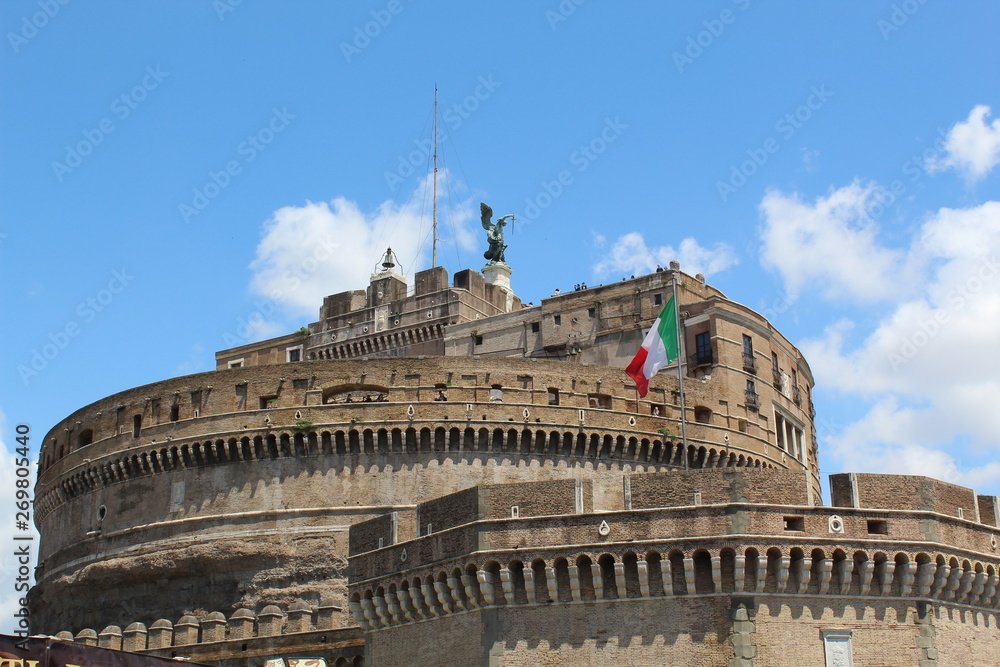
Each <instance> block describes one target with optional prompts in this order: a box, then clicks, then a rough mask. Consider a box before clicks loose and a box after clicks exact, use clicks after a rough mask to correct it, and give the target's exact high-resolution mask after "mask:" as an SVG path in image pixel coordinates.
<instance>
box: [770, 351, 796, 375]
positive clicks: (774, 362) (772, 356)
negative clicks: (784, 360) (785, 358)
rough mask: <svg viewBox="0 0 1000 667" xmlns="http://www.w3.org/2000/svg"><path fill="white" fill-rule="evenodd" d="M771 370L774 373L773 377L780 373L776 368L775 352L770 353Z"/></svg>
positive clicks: (776, 354)
mask: <svg viewBox="0 0 1000 667" xmlns="http://www.w3.org/2000/svg"><path fill="white" fill-rule="evenodd" d="M771 370H773V371H774V375H775V377H778V375H779V374H780V373H781V369H780V368H778V353H777V352H772V353H771ZM793 372H794V371H793Z"/></svg>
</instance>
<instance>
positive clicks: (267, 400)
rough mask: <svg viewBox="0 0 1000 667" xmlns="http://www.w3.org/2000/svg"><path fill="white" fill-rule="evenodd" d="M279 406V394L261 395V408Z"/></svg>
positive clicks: (266, 408)
mask: <svg viewBox="0 0 1000 667" xmlns="http://www.w3.org/2000/svg"><path fill="white" fill-rule="evenodd" d="M276 407H278V397H277V396H261V397H260V409H261V410H268V409H270V408H276Z"/></svg>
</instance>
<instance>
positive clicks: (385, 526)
mask: <svg viewBox="0 0 1000 667" xmlns="http://www.w3.org/2000/svg"><path fill="white" fill-rule="evenodd" d="M392 524H393V515H392V513H390V514H383V515H382V516H378V517H375V518H374V519H369V520H368V521H362V522H360V523H356V524H354V525H353V526H351V530H350V539H349V540H348V544H349V547H348V548H349V549H350V553H351V554H356V553H361V552H364V551H371V550H372V549H378V548H380V547H384V546H389V545H390V544H392ZM380 539H381V540H382V544H379V540H380Z"/></svg>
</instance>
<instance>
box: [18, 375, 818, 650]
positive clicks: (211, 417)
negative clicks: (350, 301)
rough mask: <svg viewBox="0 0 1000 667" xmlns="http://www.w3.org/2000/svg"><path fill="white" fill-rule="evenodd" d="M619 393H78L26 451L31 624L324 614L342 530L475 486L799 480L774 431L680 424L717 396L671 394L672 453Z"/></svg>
mask: <svg viewBox="0 0 1000 667" xmlns="http://www.w3.org/2000/svg"><path fill="white" fill-rule="evenodd" d="M567 371H570V372H569V373H567ZM671 381H672V378H670V377H669V376H662V377H659V378H657V379H656V380H655V382H654V387H657V388H659V389H660V391H664V390H663V389H662V387H663V386H664V385H665V386H668V387H669V386H670V384H671ZM630 384H631V382H630V380H629V378H627V376H625V375H624V374H623V373H621V371H620V370H617V369H610V368H604V367H589V366H582V365H575V364H566V363H564V362H545V361H530V360H525V359H494V360H491V362H490V364H489V366H488V369H487V368H484V366H483V364H481V363H480V362H479V361H478V360H476V359H462V358H455V359H444V358H425V359H406V360H402V363H401V362H400V360H395V359H379V360H369V361H367V362H347V361H339V362H300V363H297V364H281V365H273V366H262V367H253V368H238V369H230V370H223V371H214V372H210V373H202V374H198V375H193V376H187V377H184V378H176V379H173V380H168V381H165V382H161V383H156V384H153V385H146V386H144V387H139V388H136V389H132V390H129V391H126V392H122V393H120V394H116V395H114V396H111V397H108V398H106V399H103V400H101V401H98V402H97V403H95V404H93V405H91V406H88V407H86V408H83V409H81V410H79V411H77V412H76V413H74V414H73V415H71V416H70V417H68V418H67V419H66V420H64V421H63V422H61V423H60V424H58V425H57V426H56V427H54V428H53V429H52V431H51V432H50V433H49V434H48V435H47V436H46V438H45V442H44V444H43V448H42V453H41V462H40V473H39V480H38V484H37V486H36V520H37V522H38V525H39V527H40V530H41V532H42V535H43V537H42V542H41V549H40V562H39V571H38V581H39V585H38V586H37V587H36V589H35V590H34V592H33V593H32V599H33V608H34V609H35V617H34V618H35V622H36V623H37V624H38V625H37V627H38V629H47V630H48V631H52V630H55V629H64V628H69V627H72V626H73V625H76V626H77V627H79V626H81V625H102V626H103V625H106V624H108V623H115V624H121V623H125V622H126V621H131V620H142V619H140V610H142V609H150V610H159V611H158V612H157V613H156V617H160V616H168V615H173V616H175V617H179V616H181V615H183V614H185V613H195V614H203V613H207V611H208V610H211V609H213V608H214V609H221V610H223V611H231V610H233V609H235V608H238V607H241V606H262V605H265V604H271V603H278V604H285V605H287V604H292V603H294V602H295V601H297V600H301V599H305V600H306V601H309V602H312V603H318V601H319V599H320V597H321V596H332V599H335V600H339V601H340V602H341V603H344V602H345V599H344V596H345V593H346V578H345V572H344V568H345V565H346V560H345V559H346V553H347V549H348V544H347V536H348V533H347V530H348V528H349V526H350V525H351V524H353V523H356V522H358V521H361V520H364V519H368V518H372V517H375V516H379V515H382V514H385V513H387V512H390V511H393V510H397V509H399V510H402V509H407V508H412V507H413V506H414V505H415V504H416V503H419V502H423V501H427V500H431V499H433V498H436V497H438V496H442V495H447V494H449V493H452V492H455V491H458V490H460V489H463V488H467V487H469V486H473V485H475V484H503V483H511V482H520V481H533V480H558V479H566V480H584V481H589V480H605V481H606V482H607V483H606V484H604V485H601V486H599V487H596V488H597V490H596V491H595V494H596V495H595V496H594V499H593V501H591V500H588V502H594V503H597V504H601V505H602V506H608V503H609V502H610V503H620V502H621V498H620V496H619V495H617V494H614V495H612V496H610V497H609V498H602V497H601V496H600V494H603V493H604V491H603V489H605V488H620V485H621V484H622V479H623V475H624V474H627V473H632V472H636V471H651V470H669V469H675V468H676V469H683V468H684V467H685V466H687V467H691V468H701V467H713V468H716V467H743V466H761V467H764V466H771V467H780V468H784V467H788V468H790V469H795V468H798V469H799V470H802V471H803V472H805V467H804V466H803V464H801V463H799V462H797V461H795V460H789V459H787V458H784V457H782V456H781V451H780V450H779V449H777V448H776V447H775V443H774V434H768V433H765V432H762V431H755V432H747V433H744V432H741V431H740V430H739V429H738V428H729V427H728V426H727V425H726V424H725V423H718V424H715V423H697V422H693V419H694V412H693V406H692V405H691V404H693V405H697V404H698V403H699V401H701V400H707V398H706V399H702V398H700V397H701V396H702V394H703V393H704V394H706V395H708V394H713V395H716V396H717V395H718V394H717V393H714V392H718V391H719V387H718V386H715V385H712V384H711V383H705V384H702V383H700V382H698V383H692V384H693V387H692V388H691V389H690V390H688V389H687V387H685V392H686V393H687V394H688V395H689V396H690V397H691V398H692V400H691V404H689V407H688V418H689V419H691V420H692V423H690V424H689V425H688V429H687V431H688V439H689V446H688V449H687V450H685V449H684V448H683V447H682V446H681V443H680V442H679V437H678V436H679V432H680V429H679V427H678V421H677V419H678V417H679V408H678V407H677V406H675V405H673V406H664V410H663V413H661V414H659V415H654V414H652V411H651V410H650V408H649V403H647V402H644V401H638V402H637V401H636V397H635V393H634V390H631V389H629V386H630ZM552 390H555V391H556V392H557V395H558V404H557V405H550V403H551V402H552V401H551V395H552V394H551V392H552ZM439 391H443V392H444V393H445V394H446V395H447V398H448V400H447V401H445V402H440V401H435V400H434V399H435V398H436V397H437V396H438V392H439ZM498 392H499V394H500V395H498ZM380 393H381V394H384V395H385V396H386V398H387V401H386V402H364V401H363V397H364V396H365V395H367V396H371V397H375V396H377V395H378V394H380ZM594 395H598V396H600V397H602V400H603V399H604V398H606V403H605V405H606V406H608V407H595V405H594V403H593V401H592V399H593V397H594ZM347 396H352V397H355V398H356V399H357V401H356V402H352V403H344V402H337V401H344V400H346V397H347ZM727 438H728V442H726V440H727ZM809 474H810V475H813V473H812V472H810V473H809ZM814 486H815V483H814ZM816 496H817V497H818V493H817V494H816ZM612 506H613V505H612ZM208 564H211V566H209V567H206V565H208ZM69 590H73V591H75V594H74V599H77V600H80V601H79V602H71V603H68V604H67V603H66V602H65V600H66V599H67V597H66V595H65V593H66V592H67V591H69ZM85 600H87V601H89V600H98V601H100V602H101V604H100V605H97V606H95V605H93V604H89V603H87V602H85ZM57 601H59V602H58V603H57ZM129 605H131V606H129ZM152 620H155V617H150V618H147V619H146V622H151V621H152Z"/></svg>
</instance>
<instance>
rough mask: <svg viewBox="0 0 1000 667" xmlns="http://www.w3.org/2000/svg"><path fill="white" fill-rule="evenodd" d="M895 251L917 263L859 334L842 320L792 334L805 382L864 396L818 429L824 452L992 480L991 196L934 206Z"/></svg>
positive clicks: (999, 282)
mask: <svg viewBox="0 0 1000 667" xmlns="http://www.w3.org/2000/svg"><path fill="white" fill-rule="evenodd" d="M876 250H877V249H876ZM900 262H901V263H902V264H908V265H920V266H924V267H926V272H925V273H924V274H922V278H921V279H920V280H919V281H917V282H916V283H914V284H912V285H911V286H910V291H911V296H910V297H909V298H907V299H905V300H902V301H900V302H899V303H897V304H896V305H895V306H893V307H892V309H891V310H889V311H888V312H886V313H885V314H884V315H883V316H882V317H881V318H879V319H878V320H877V321H876V323H875V325H874V326H873V327H872V329H871V330H870V332H868V333H867V335H865V336H863V337H862V338H861V339H860V340H859V341H857V342H856V343H854V344H853V345H852V344H851V343H850V342H849V341H850V340H851V337H852V334H854V333H855V332H856V329H857V327H856V325H855V324H854V323H853V322H850V321H849V320H842V321H840V322H838V323H836V324H834V325H831V326H830V327H828V328H827V329H826V331H824V333H823V334H822V336H820V337H819V338H817V339H813V340H807V341H804V342H803V343H801V345H800V348H801V349H802V352H803V354H804V355H805V357H806V358H807V359H808V360H809V362H810V365H811V367H812V370H813V373H814V376H815V377H816V382H817V385H819V386H821V387H824V388H831V389H835V390H838V391H839V392H841V393H842V394H846V395H853V396H857V397H860V398H863V399H864V400H865V401H867V402H868V403H869V404H870V405H871V407H870V408H869V409H868V411H867V413H866V414H865V415H864V416H863V417H861V418H860V419H858V420H857V421H855V422H853V423H851V424H849V425H846V426H842V427H828V428H827V429H826V430H827V431H829V432H830V433H828V434H827V439H828V442H827V444H828V445H829V449H828V450H827V453H828V454H830V455H832V456H833V457H834V458H836V459H838V460H839V461H840V462H841V463H843V464H844V465H845V466H847V469H854V470H877V471H883V472H897V473H913V474H927V475H930V476H934V477H938V478H942V479H946V480H948V481H954V482H958V483H962V484H966V485H973V486H982V485H983V484H991V485H993V486H994V487H996V486H997V485H1000V462H998V461H996V460H991V459H990V457H992V458H993V459H996V458H997V454H998V452H997V439H996V434H997V433H1000V410H997V409H996V406H997V405H1000V203H998V202H986V203H985V204H982V205H979V206H975V207H971V208H967V209H950V208H944V209H941V210H939V211H938V212H937V213H936V214H934V215H932V216H931V217H930V218H929V219H928V220H927V221H926V222H925V223H924V224H923V225H922V226H921V228H920V229H919V230H918V231H917V233H916V234H915V240H914V241H913V243H912V245H911V247H910V248H909V249H908V251H907V256H906V257H905V258H903V259H901V260H900ZM914 275H916V274H911V277H912V276H914ZM973 462H974V463H973Z"/></svg>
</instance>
